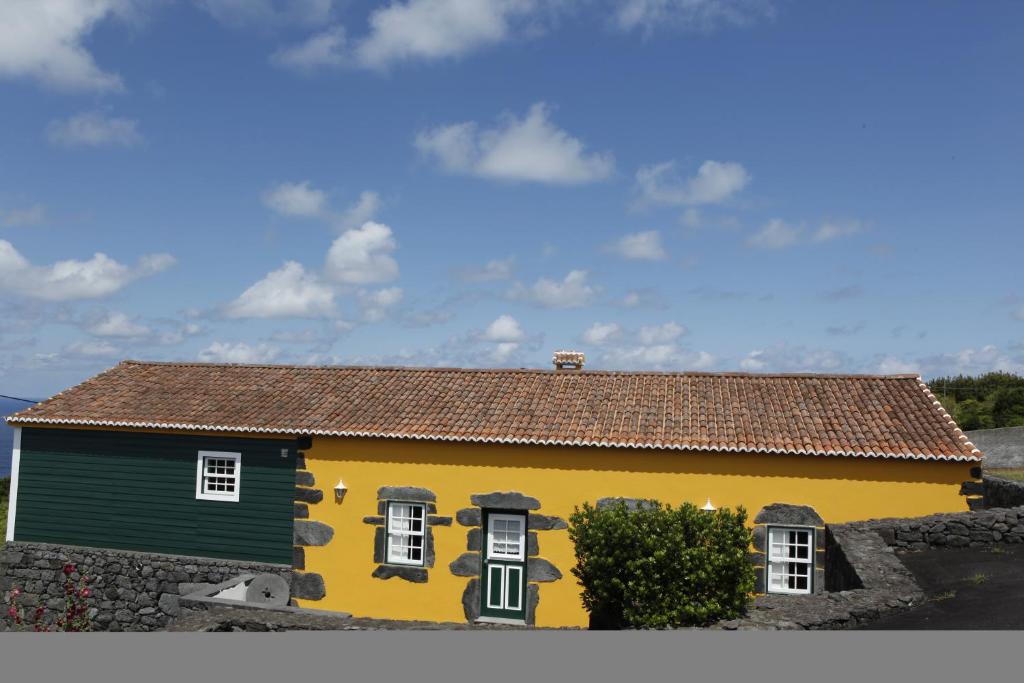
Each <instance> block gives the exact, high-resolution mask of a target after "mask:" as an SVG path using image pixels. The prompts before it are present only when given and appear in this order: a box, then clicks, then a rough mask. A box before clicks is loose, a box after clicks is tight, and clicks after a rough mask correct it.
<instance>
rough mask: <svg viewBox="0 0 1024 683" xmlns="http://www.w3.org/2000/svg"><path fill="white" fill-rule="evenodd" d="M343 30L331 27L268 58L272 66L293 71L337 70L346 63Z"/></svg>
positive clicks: (339, 27)
mask: <svg viewBox="0 0 1024 683" xmlns="http://www.w3.org/2000/svg"><path fill="white" fill-rule="evenodd" d="M344 50H345V29H344V27H342V26H333V27H331V28H329V29H326V30H325V31H321V32H320V33H314V34H313V35H311V36H310V37H309V38H307V39H306V40H305V41H303V42H301V43H299V44H297V45H291V46H289V47H283V48H281V49H279V50H278V51H277V52H275V53H274V54H272V55H271V56H270V61H271V63H272V64H275V65H277V66H281V67H284V68H287V69H294V70H295V71H302V72H310V71H313V70H315V69H320V68H337V67H339V66H342V65H344V64H345V62H346V56H345V51H344Z"/></svg>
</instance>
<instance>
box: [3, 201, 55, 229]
mask: <svg viewBox="0 0 1024 683" xmlns="http://www.w3.org/2000/svg"><path fill="white" fill-rule="evenodd" d="M44 220H46V207H45V206H43V205H42V204H33V205H32V206H26V207H24V208H20V209H7V210H6V211H0V223H2V224H3V225H4V226H6V227H9V228H13V227H22V226H25V225H39V224H40V223H42V222H43V221H44Z"/></svg>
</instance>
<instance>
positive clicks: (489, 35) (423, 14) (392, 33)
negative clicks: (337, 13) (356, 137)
mask: <svg viewBox="0 0 1024 683" xmlns="http://www.w3.org/2000/svg"><path fill="white" fill-rule="evenodd" d="M540 4H541V3H539V2H537V1H536V0H405V2H402V1H401V0H392V2H391V3H390V4H389V5H388V6H387V7H383V8H380V9H377V10H375V11H374V12H373V14H371V15H370V18H369V24H370V33H369V35H367V36H366V38H365V39H363V40H362V41H361V42H360V44H359V45H358V46H357V47H356V57H357V59H358V60H359V62H360V63H361V64H363V65H364V66H368V67H371V68H383V67H387V66H389V65H391V64H395V63H399V62H404V61H409V60H413V59H417V60H425V61H432V60H438V59H444V58H452V57H459V56H462V55H464V54H466V53H468V52H471V51H473V50H476V49H479V48H482V47H485V46H487V45H493V44H495V43H500V42H503V41H504V40H507V39H508V38H509V37H510V35H511V33H512V32H513V30H514V26H513V23H514V22H515V21H516V20H517V19H518V18H521V17H526V16H527V15H529V14H530V13H531V12H532V11H533V10H535V9H536V8H538V6H539V5H540ZM537 25H538V22H537V21H533V27H534V28H536V26H537Z"/></svg>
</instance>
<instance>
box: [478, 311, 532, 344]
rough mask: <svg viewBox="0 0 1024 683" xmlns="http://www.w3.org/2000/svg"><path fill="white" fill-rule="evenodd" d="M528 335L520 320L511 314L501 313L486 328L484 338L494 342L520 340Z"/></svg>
mask: <svg viewBox="0 0 1024 683" xmlns="http://www.w3.org/2000/svg"><path fill="white" fill-rule="evenodd" d="M525 336H526V335H525V334H524V333H523V328H522V327H521V326H520V325H519V321H518V320H516V319H515V318H513V317H512V316H510V315H507V314H506V315H500V316H498V317H497V318H496V319H495V320H494V322H492V323H491V324H490V325H488V326H487V329H486V330H484V333H483V338H484V339H486V340H487V341H494V342H519V341H522V340H523V338H524V337H525Z"/></svg>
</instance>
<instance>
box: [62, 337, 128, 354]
mask: <svg viewBox="0 0 1024 683" xmlns="http://www.w3.org/2000/svg"><path fill="white" fill-rule="evenodd" d="M63 353H64V355H65V356H78V357H80V358H113V357H114V356H118V355H120V354H121V349H119V348H118V347H116V346H114V345H113V344H111V343H110V342H108V341H79V342H73V343H71V344H68V345H67V346H65V347H64V350H63Z"/></svg>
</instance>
